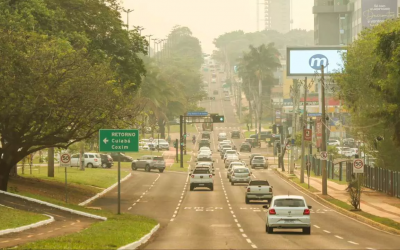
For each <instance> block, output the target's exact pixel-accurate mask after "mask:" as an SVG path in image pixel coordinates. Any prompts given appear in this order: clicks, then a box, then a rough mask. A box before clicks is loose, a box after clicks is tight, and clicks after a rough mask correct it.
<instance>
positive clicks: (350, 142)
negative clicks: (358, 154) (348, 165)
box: [343, 138, 356, 148]
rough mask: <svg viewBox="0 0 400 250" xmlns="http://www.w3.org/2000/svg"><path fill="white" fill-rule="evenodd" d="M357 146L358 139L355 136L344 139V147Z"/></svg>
mask: <svg viewBox="0 0 400 250" xmlns="http://www.w3.org/2000/svg"><path fill="white" fill-rule="evenodd" d="M355 146H356V141H355V140H354V139H353V138H346V139H343V147H350V148H354V147H355Z"/></svg>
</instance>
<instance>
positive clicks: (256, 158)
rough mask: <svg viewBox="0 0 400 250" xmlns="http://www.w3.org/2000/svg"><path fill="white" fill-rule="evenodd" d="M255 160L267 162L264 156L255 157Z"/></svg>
mask: <svg viewBox="0 0 400 250" xmlns="http://www.w3.org/2000/svg"><path fill="white" fill-rule="evenodd" d="M253 159H254V160H259V161H263V160H265V158H264V157H262V156H255V157H254V158H253Z"/></svg>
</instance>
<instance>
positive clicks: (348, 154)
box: [336, 147, 353, 157]
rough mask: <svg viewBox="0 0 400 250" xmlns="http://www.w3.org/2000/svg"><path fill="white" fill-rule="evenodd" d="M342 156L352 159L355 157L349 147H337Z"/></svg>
mask: <svg viewBox="0 0 400 250" xmlns="http://www.w3.org/2000/svg"><path fill="white" fill-rule="evenodd" d="M336 148H337V149H338V153H339V154H340V155H343V156H346V157H351V156H352V155H353V153H352V150H351V149H350V148H349V147H336Z"/></svg>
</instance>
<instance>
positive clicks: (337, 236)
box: [335, 235, 343, 240]
mask: <svg viewBox="0 0 400 250" xmlns="http://www.w3.org/2000/svg"><path fill="white" fill-rule="evenodd" d="M335 237H336V238H338V239H341V240H343V237H340V236H339V235H335Z"/></svg>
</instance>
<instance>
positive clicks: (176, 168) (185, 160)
mask: <svg viewBox="0 0 400 250" xmlns="http://www.w3.org/2000/svg"><path fill="white" fill-rule="evenodd" d="M191 157H192V156H191V155H184V156H183V168H181V165H180V162H178V163H176V162H174V164H172V165H171V167H168V166H167V168H166V171H177V172H187V171H188V168H189V165H190V164H189V162H188V161H190V158H191ZM179 159H180V157H179Z"/></svg>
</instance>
